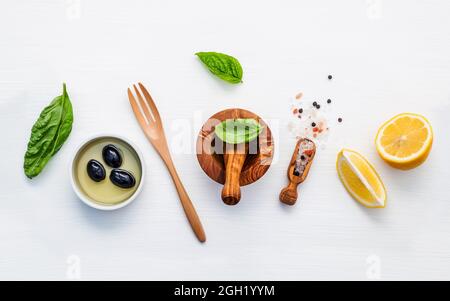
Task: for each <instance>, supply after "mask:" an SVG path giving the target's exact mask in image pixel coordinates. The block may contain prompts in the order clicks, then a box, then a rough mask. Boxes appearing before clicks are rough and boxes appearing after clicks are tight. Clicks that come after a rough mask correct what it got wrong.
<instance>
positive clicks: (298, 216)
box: [0, 0, 450, 280]
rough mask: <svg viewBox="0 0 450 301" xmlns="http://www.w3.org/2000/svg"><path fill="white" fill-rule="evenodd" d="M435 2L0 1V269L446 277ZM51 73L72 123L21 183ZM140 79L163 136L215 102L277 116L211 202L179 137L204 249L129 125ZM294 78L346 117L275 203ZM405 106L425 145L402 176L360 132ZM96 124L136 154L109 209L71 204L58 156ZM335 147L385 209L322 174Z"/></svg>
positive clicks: (439, 15)
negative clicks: (382, 193)
mask: <svg viewBox="0 0 450 301" xmlns="http://www.w3.org/2000/svg"><path fill="white" fill-rule="evenodd" d="M449 10H450V2H449V1H445V0H442V1H437V0H436V1H418V0H417V1H407V0H389V1H387V0H371V1H363V0H360V1H358V0H347V1H332V0H319V1H287V0H286V1H262V0H258V1H257V0H253V1H239V0H228V1H220V2H219V1H210V0H191V1H168V0H161V1H144V0H141V1H138V0H130V1H106V0H104V1H100V0H90V1H87V0H71V1H57V0H45V1H31V0H30V1H25V0H14V1H12V0H3V1H1V3H0V112H1V115H0V134H1V141H2V142H1V147H0V154H1V180H0V181H1V184H0V187H1V189H0V279H61V280H64V279H81V280H90V279H96V280H109V279H116V280H120V279H127V280H131V279H141V280H175V279H177V280H202V279H203V280H207V279H208V280H223V279H228V280H245V279H248V280H250V279H260V280H301V279H319V280H322V279H327V280H331V279H339V280H343V279H355V280H365V279H384V280H391V279H427V280H428V279H449V278H450V253H449V252H450V217H449V216H450V198H449V184H450V180H449V179H450V171H449V163H450V162H449V159H448V158H449V150H450V148H449V146H450V143H449V135H448V129H449V127H448V120H449V117H450V21H449V18H448V12H449ZM210 50H212V51H221V52H225V53H229V54H232V55H234V56H236V57H237V58H239V60H240V61H241V63H242V65H243V67H244V72H245V74H244V84H242V85H238V86H231V85H228V84H226V83H223V82H221V81H219V80H217V79H215V78H213V77H212V76H211V75H210V74H209V73H208V71H206V70H205V68H204V67H203V66H202V65H201V64H200V63H199V61H198V59H197V58H196V57H195V56H194V53H195V52H197V51H210ZM328 74H333V76H334V79H333V80H332V81H331V82H330V81H328V80H327V79H326V77H327V75H328ZM63 81H65V82H67V85H68V91H69V94H70V96H71V99H72V102H73V106H74V114H75V122H74V128H73V132H72V134H71V136H70V138H69V140H68V141H67V143H66V144H65V145H64V147H63V148H62V150H61V151H60V153H58V154H57V156H56V157H55V158H53V160H52V161H51V162H50V163H49V165H48V166H47V167H46V169H45V171H44V172H43V173H42V174H41V175H40V176H39V177H38V178H36V179H34V180H32V181H30V180H28V179H26V178H25V176H24V174H23V170H22V164H23V154H24V152H25V149H26V144H27V141H28V137H29V132H30V129H31V126H32V124H33V123H34V121H35V119H36V118H37V116H38V115H39V112H40V111H41V109H42V108H43V107H44V106H45V105H47V104H48V103H49V102H50V101H51V99H52V98H53V97H54V96H56V95H58V94H59V93H60V91H61V84H62V82H63ZM137 81H142V82H144V83H145V84H146V85H147V86H148V87H149V88H150V89H151V92H152V95H153V96H154V99H155V100H156V102H157V104H158V107H159V109H160V113H161V114H162V116H163V118H164V120H165V122H166V131H167V132H168V133H169V134H170V135H172V136H173V137H175V138H176V139H174V141H175V142H173V143H172V144H173V145H172V146H174V145H175V144H177V141H179V140H177V139H182V137H188V138H189V139H188V141H190V142H193V141H194V138H195V136H196V134H197V131H198V130H199V128H200V126H201V122H202V121H204V120H205V119H206V118H207V117H209V116H210V115H212V114H213V113H215V112H217V111H219V110H222V109H225V108H229V107H242V108H246V109H250V110H252V111H254V112H256V113H258V114H259V115H260V116H262V117H263V118H265V119H268V120H274V121H276V122H278V123H279V124H280V128H279V129H280V130H278V131H277V130H275V139H276V140H277V148H276V154H277V159H276V162H275V163H274V164H273V166H272V167H271V168H270V169H269V171H268V173H267V174H266V176H265V177H263V178H262V179H261V180H260V181H259V182H257V183H255V184H254V185H251V186H248V187H245V188H244V189H243V197H242V200H241V203H240V204H239V205H238V206H235V207H228V206H225V205H224V204H223V203H222V201H221V200H220V189H221V187H220V186H219V185H216V184H215V183H213V182H212V181H211V180H210V179H209V178H207V177H206V175H205V174H204V173H203V171H202V170H201V169H200V167H199V165H198V163H197V161H196V157H195V154H194V153H193V145H191V146H189V145H188V146H187V148H186V149H184V148H183V150H184V151H183V152H181V151H178V152H175V154H174V160H175V163H176V166H177V168H178V171H179V174H180V176H181V178H182V179H183V181H184V183H185V186H186V188H187V190H188V192H189V194H190V196H191V198H192V200H193V201H194V203H195V205H196V207H197V209H198V213H199V214H200V216H201V217H202V221H203V224H204V227H205V229H206V233H207V237H208V241H207V243H206V244H203V245H202V244H200V243H198V242H197V240H196V239H195V237H194V236H193V234H192V233H191V230H190V228H189V226H188V224H187V222H186V219H185V216H184V214H183V212H182V208H181V206H180V204H179V201H178V197H177V195H176V192H175V189H174V187H173V184H172V182H171V180H170V178H169V176H168V173H167V172H166V169H165V167H164V165H163V164H162V162H161V161H160V159H159V157H158V156H157V155H156V153H155V151H154V150H153V149H152V148H151V146H150V145H149V143H148V142H147V141H146V140H145V138H144V136H143V134H142V133H141V130H140V128H139V127H138V124H137V122H136V121H135V120H134V117H133V115H132V112H131V109H130V107H129V104H128V100H127V97H126V88H127V87H128V86H129V85H131V84H132V83H134V82H137ZM299 91H303V92H305V94H306V95H308V96H310V97H317V98H318V99H324V98H327V97H331V98H332V99H333V101H334V102H333V107H334V110H335V113H336V114H337V115H341V116H342V117H343V118H344V122H343V124H342V125H341V126H339V127H338V128H336V129H335V131H334V132H333V133H332V135H331V137H330V140H329V142H328V145H327V147H326V148H325V149H323V150H321V151H320V153H319V154H318V157H317V158H316V160H315V163H314V166H313V168H312V170H311V173H310V176H309V178H308V180H307V182H305V184H304V185H302V187H301V192H300V202H299V203H298V204H297V205H296V206H295V207H292V208H287V207H285V206H282V205H280V203H279V201H278V193H279V191H280V189H281V188H282V187H283V185H285V183H286V178H285V170H286V166H287V163H288V161H289V159H290V156H291V151H292V149H293V145H294V141H293V140H292V139H291V138H290V135H289V134H288V133H287V132H286V131H285V119H286V118H287V117H288V116H289V110H288V109H289V101H290V99H291V98H292V96H293V95H295V93H297V92H299ZM405 111H411V112H418V113H422V114H424V115H425V116H427V117H428V118H429V120H430V121H431V123H432V125H433V127H434V131H435V143H434V147H433V150H432V153H431V156H430V158H429V159H428V161H427V162H426V164H424V165H423V166H421V167H420V168H417V169H415V170H413V171H409V172H402V171H398V170H394V169H392V168H390V167H388V166H387V165H386V164H385V163H383V162H382V160H381V159H380V158H379V157H378V155H377V153H376V150H375V147H374V143H373V141H374V137H375V134H376V131H377V128H378V127H379V125H380V124H381V123H382V122H384V121H385V120H386V119H388V118H390V117H391V116H393V115H394V114H397V113H400V112H405ZM337 115H336V116H337ZM98 132H109V133H116V134H120V135H125V136H127V137H128V138H129V139H131V140H132V141H134V142H135V143H136V144H137V145H138V146H139V147H140V149H141V150H142V151H143V152H144V154H145V160H146V164H147V167H148V174H147V179H146V183H145V188H144V190H143V192H142V194H141V195H140V197H139V198H138V199H137V200H136V201H135V202H134V203H133V204H132V205H131V206H129V207H127V208H124V209H121V210H118V211H115V212H100V211H97V210H94V209H91V208H89V207H87V206H85V205H84V204H82V203H81V202H80V201H79V200H78V199H77V198H76V196H75V194H74V193H73V192H72V190H71V187H70V183H69V174H68V166H69V163H70V159H71V156H72V153H73V151H75V149H76V147H77V145H78V144H79V143H80V142H81V141H82V140H83V139H85V138H86V137H87V136H88V135H90V134H94V133H98ZM342 147H348V148H352V149H355V150H358V151H360V152H361V153H362V154H364V155H365V156H367V158H368V159H369V160H370V161H372V162H373V164H374V165H375V166H376V168H377V169H378V171H379V173H380V174H381V176H382V178H383V179H384V182H385V184H386V186H387V189H388V198H389V199H388V205H387V207H386V208H385V209H383V210H369V209H365V208H363V207H361V206H360V205H358V204H357V203H356V202H354V201H353V200H352V199H351V198H350V197H349V196H348V195H347V193H346V191H345V190H344V188H343V186H342V185H341V183H340V182H339V180H338V178H337V175H336V171H335V158H336V154H337V152H338V151H339V149H341V148H342Z"/></svg>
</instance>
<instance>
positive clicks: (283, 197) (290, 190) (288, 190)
mask: <svg viewBox="0 0 450 301" xmlns="http://www.w3.org/2000/svg"><path fill="white" fill-rule="evenodd" d="M297 187H298V183H293V182H289V184H288V186H287V187H285V188H283V190H281V192H280V201H281V202H283V203H285V204H286V205H289V206H292V205H294V204H295V202H297V198H298V192H297Z"/></svg>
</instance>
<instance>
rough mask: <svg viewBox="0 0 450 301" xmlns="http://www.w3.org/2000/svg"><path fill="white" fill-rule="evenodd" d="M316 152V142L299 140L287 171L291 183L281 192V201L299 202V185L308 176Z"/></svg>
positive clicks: (288, 203)
mask: <svg viewBox="0 0 450 301" xmlns="http://www.w3.org/2000/svg"><path fill="white" fill-rule="evenodd" d="M305 146H309V147H308V149H307V150H305V149H304V147H305ZM309 148H310V149H309ZM315 154H316V145H315V144H314V142H312V141H311V140H309V139H306V138H302V139H300V140H298V142H297V145H296V146H295V150H294V153H293V155H292V159H291V162H290V163H289V167H288V171H287V176H288V179H289V184H288V186H287V187H285V188H283V190H281V193H280V201H281V202H283V203H285V204H287V205H291V206H292V205H294V204H295V202H297V198H298V193H297V187H298V185H299V184H300V183H302V182H303V181H305V179H306V177H307V176H308V173H309V169H310V168H311V164H312V162H313V160H314V155H315ZM302 156H303V157H302ZM299 167H300V168H299Z"/></svg>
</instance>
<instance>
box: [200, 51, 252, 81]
mask: <svg viewBox="0 0 450 301" xmlns="http://www.w3.org/2000/svg"><path fill="white" fill-rule="evenodd" d="M195 55H197V56H198V57H199V58H200V60H201V61H202V62H203V64H205V65H206V67H208V69H209V70H210V71H211V72H212V73H213V74H214V75H216V76H218V77H219V78H221V79H223V80H224V81H227V82H229V83H232V84H238V83H242V74H243V71H242V66H241V64H240V63H239V61H238V60H237V59H235V58H234V57H232V56H229V55H226V54H223V53H218V52H197V53H196V54H195Z"/></svg>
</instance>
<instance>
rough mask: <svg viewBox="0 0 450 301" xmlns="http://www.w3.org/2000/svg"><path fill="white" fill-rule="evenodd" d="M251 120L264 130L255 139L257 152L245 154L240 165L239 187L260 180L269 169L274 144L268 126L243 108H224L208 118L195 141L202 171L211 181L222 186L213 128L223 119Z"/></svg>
mask: <svg viewBox="0 0 450 301" xmlns="http://www.w3.org/2000/svg"><path fill="white" fill-rule="evenodd" d="M236 118H253V119H255V120H257V121H258V122H259V123H260V124H261V125H262V126H263V127H264V128H263V130H262V132H261V133H260V134H259V136H258V143H257V149H256V150H252V151H251V154H248V155H247V157H246V159H245V162H244V164H243V166H242V170H241V173H240V177H239V185H240V186H245V185H248V184H251V183H253V182H256V181H257V180H259V179H260V178H261V177H262V176H263V175H264V174H265V173H266V172H267V170H268V169H269V167H270V164H271V163H272V159H273V151H274V143H273V140H272V132H271V131H270V128H269V126H268V125H267V124H266V123H265V122H264V120H262V119H261V118H260V117H259V116H258V115H256V114H255V113H252V112H250V111H247V110H244V109H237V108H235V109H227V110H224V111H220V112H218V113H216V114H214V115H213V116H211V117H210V118H209V119H208V120H207V121H206V123H205V124H204V125H203V127H202V129H201V130H200V133H199V134H198V138H197V159H198V162H199V163H200V166H201V167H202V169H203V171H204V172H205V173H206V174H207V175H208V176H209V177H210V178H211V179H212V180H214V181H216V182H217V183H220V184H222V185H223V184H224V183H225V162H224V156H223V154H218V153H217V152H216V150H215V138H216V135H215V133H214V129H215V127H216V125H217V124H219V123H220V122H222V121H224V120H226V119H236Z"/></svg>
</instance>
